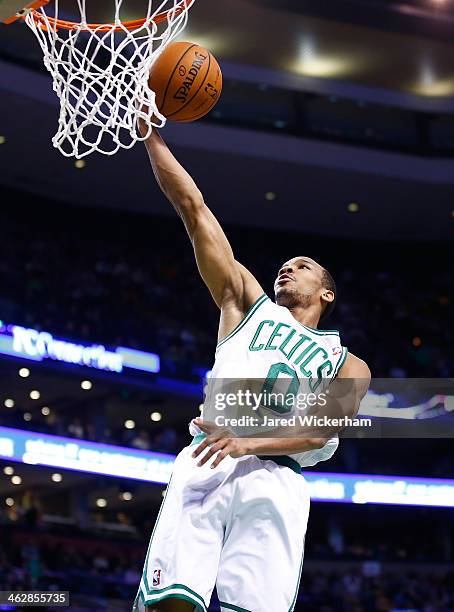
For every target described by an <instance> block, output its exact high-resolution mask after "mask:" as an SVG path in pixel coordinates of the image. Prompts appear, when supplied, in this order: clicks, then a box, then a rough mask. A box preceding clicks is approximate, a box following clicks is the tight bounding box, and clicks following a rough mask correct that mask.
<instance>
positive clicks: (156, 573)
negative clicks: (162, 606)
mask: <svg viewBox="0 0 454 612" xmlns="http://www.w3.org/2000/svg"><path fill="white" fill-rule="evenodd" d="M160 584H161V570H160V569H155V570H153V586H159V585H160Z"/></svg>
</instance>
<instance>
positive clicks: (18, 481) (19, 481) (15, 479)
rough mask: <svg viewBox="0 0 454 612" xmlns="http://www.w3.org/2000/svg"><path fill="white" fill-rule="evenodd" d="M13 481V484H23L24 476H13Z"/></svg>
mask: <svg viewBox="0 0 454 612" xmlns="http://www.w3.org/2000/svg"><path fill="white" fill-rule="evenodd" d="M11 483H12V484H13V485H20V484H22V478H21V477H20V476H17V475H16V476H11Z"/></svg>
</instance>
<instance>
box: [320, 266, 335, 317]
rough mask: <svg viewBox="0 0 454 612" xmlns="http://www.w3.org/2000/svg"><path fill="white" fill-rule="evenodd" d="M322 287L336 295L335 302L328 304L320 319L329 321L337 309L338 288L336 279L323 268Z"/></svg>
mask: <svg viewBox="0 0 454 612" xmlns="http://www.w3.org/2000/svg"><path fill="white" fill-rule="evenodd" d="M322 286H323V287H324V288H325V289H328V290H329V291H332V292H333V293H334V300H333V301H332V302H328V303H327V305H326V306H325V308H324V309H323V312H322V316H321V317H320V319H327V318H328V317H329V316H330V315H331V313H332V312H333V310H334V309H335V307H336V301H337V287H336V283H335V281H334V278H333V277H332V276H331V274H330V273H329V272H328V270H327V269H326V268H323V272H322Z"/></svg>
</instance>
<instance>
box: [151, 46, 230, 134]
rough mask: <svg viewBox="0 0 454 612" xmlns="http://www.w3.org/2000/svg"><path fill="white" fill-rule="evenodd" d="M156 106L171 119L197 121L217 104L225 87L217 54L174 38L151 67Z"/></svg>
mask: <svg viewBox="0 0 454 612" xmlns="http://www.w3.org/2000/svg"><path fill="white" fill-rule="evenodd" d="M149 85H150V88H151V89H152V90H153V91H154V92H155V93H156V106H157V108H158V109H159V111H160V112H161V113H162V114H163V115H164V116H165V117H166V118H167V119H170V120H171V121H181V122H183V121H195V120H196V119H200V118H201V117H204V116H205V115H206V114H207V113H209V112H210V111H211V109H212V108H214V106H215V105H216V103H217V101H218V100H219V97H220V95H221V91H222V72H221V69H220V67H219V64H218V62H217V61H216V58H215V57H214V56H213V55H212V54H211V53H210V52H209V51H208V50H207V49H204V48H203V47H201V46H199V45H196V44H193V43H189V42H175V43H172V44H171V45H169V46H168V47H167V48H166V49H165V50H164V51H163V52H162V53H161V55H159V57H158V59H157V60H156V62H155V63H154V64H153V66H152V68H151V70H150V80H149Z"/></svg>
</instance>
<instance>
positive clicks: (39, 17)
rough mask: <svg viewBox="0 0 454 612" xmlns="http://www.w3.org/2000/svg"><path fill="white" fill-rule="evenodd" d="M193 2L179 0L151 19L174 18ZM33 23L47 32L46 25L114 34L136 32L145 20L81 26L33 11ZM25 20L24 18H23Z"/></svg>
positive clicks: (164, 19)
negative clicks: (119, 23) (173, 5)
mask: <svg viewBox="0 0 454 612" xmlns="http://www.w3.org/2000/svg"><path fill="white" fill-rule="evenodd" d="M194 2H195V0H181V2H180V4H179V5H178V6H177V7H176V8H175V9H169V10H168V11H165V12H164V13H159V14H158V15H156V17H154V18H153V19H152V21H153V22H154V23H162V22H163V21H166V19H167V18H168V16H169V15H170V14H171V13H175V16H178V15H181V13H183V12H184V11H187V10H188V9H189V7H190V6H191V5H192V4H193V3H194ZM29 14H30V15H31V16H32V18H33V20H34V22H35V23H36V24H37V25H38V26H39V27H40V28H41V29H43V30H47V29H48V26H47V24H48V23H50V25H51V26H52V27H53V28H55V29H57V30H59V29H62V30H96V31H98V32H110V31H111V30H114V31H116V32H121V31H122V30H123V29H124V28H126V29H127V30H136V29H137V28H140V27H141V26H143V25H144V24H145V23H146V22H147V19H146V18H144V19H135V20H134V21H124V22H122V25H121V26H118V25H115V24H114V23H87V24H86V25H84V26H82V24H80V23H75V22H74V21H65V20H64V19H55V17H47V18H46V17H44V15H43V14H42V13H40V12H39V11H36V10H33V11H31V13H29ZM23 18H25V17H23Z"/></svg>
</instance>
